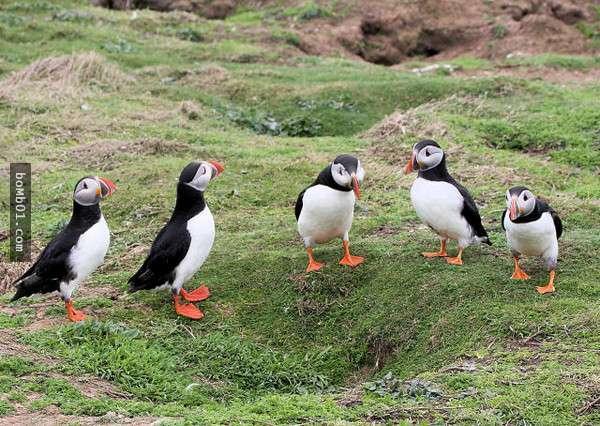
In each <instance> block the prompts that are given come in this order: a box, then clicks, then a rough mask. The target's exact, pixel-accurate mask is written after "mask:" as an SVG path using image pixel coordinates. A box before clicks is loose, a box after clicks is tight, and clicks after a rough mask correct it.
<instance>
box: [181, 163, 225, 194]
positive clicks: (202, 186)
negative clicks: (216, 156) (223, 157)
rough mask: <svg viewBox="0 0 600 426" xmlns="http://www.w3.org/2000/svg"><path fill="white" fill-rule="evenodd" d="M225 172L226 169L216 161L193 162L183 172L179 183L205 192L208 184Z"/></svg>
mask: <svg viewBox="0 0 600 426" xmlns="http://www.w3.org/2000/svg"><path fill="white" fill-rule="evenodd" d="M223 170H225V168H224V167H223V166H222V165H221V164H219V163H217V162H216V161H192V162H191V163H190V164H188V165H187V166H185V167H184V169H183V170H182V171H181V174H180V175H179V183H180V184H183V185H186V186H189V187H190V188H193V189H195V190H196V191H200V192H204V191H205V190H206V187H207V186H208V183H209V182H210V181H211V180H212V179H213V178H215V177H217V176H219V175H220V174H221V173H222V172H223Z"/></svg>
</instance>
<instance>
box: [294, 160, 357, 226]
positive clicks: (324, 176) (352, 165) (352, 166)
mask: <svg viewBox="0 0 600 426" xmlns="http://www.w3.org/2000/svg"><path fill="white" fill-rule="evenodd" d="M333 163H334V164H340V163H341V164H343V165H344V168H345V169H346V170H347V171H348V173H356V171H357V169H358V159H357V158H356V157H353V156H352V155H348V154H342V155H338V156H337V157H336V158H335V160H333ZM316 185H325V186H328V187H329V188H332V189H335V190H337V191H344V192H350V191H352V188H348V187H345V186H341V185H338V183H337V182H336V181H335V179H334V178H333V176H332V175H331V164H328V165H327V167H325V168H324V169H323V170H321V173H319V175H318V176H317V179H315V181H314V182H313V183H311V184H310V185H309V186H307V187H306V188H304V189H303V190H302V192H300V194H299V195H298V199H297V200H296V206H295V213H296V220H298V218H299V217H300V212H301V211H302V205H303V202H302V199H303V198H304V193H305V192H306V190H307V189H308V188H312V187H313V186H316Z"/></svg>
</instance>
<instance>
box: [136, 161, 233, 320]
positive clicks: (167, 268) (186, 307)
mask: <svg viewBox="0 0 600 426" xmlns="http://www.w3.org/2000/svg"><path fill="white" fill-rule="evenodd" d="M223 170H224V168H223V166H222V165H221V164H219V163H217V162H216V161H198V162H192V163H190V164H188V165H187V166H185V168H184V169H183V171H182V172H181V175H180V176H179V182H178V183H177V200H176V202H175V208H174V209H173V213H172V215H171V218H170V219H169V221H168V222H167V224H166V225H165V226H164V227H163V228H162V229H161V230H160V232H159V233H158V235H157V236H156V238H155V239H154V242H153V243H152V247H151V248H150V253H149V254H148V257H147V258H146V260H145V261H144V264H143V265H142V266H141V268H140V269H139V271H137V272H136V273H135V275H134V276H132V277H131V278H130V279H129V291H130V292H135V291H138V290H151V289H156V288H161V287H163V286H169V287H170V288H171V293H172V297H173V303H174V305H175V312H177V313H178V314H179V315H181V316H184V317H187V318H191V319H201V318H202V317H204V313H203V312H202V311H201V310H200V309H198V308H197V307H196V306H195V305H193V304H192V303H185V302H183V301H182V300H181V298H183V299H184V300H185V301H187V302H199V301H201V300H204V299H206V298H208V297H209V296H210V291H209V289H208V287H206V286H205V285H201V286H200V287H198V288H197V289H196V290H194V291H191V292H187V291H186V290H185V289H183V284H184V283H185V282H186V281H188V280H189V279H190V278H192V276H193V275H194V274H195V273H196V272H197V271H198V269H200V267H201V266H202V264H203V263H204V261H205V260H206V258H207V257H208V255H209V253H210V250H211V249H212V246H213V242H214V239H215V222H214V220H213V216H212V213H211V212H210V209H209V208H208V206H207V205H206V202H205V201H204V191H205V190H206V188H207V187H208V184H209V182H210V181H211V180H212V179H213V178H215V177H217V176H218V175H219V174H221V173H222V172H223Z"/></svg>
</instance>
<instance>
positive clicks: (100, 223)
mask: <svg viewBox="0 0 600 426" xmlns="http://www.w3.org/2000/svg"><path fill="white" fill-rule="evenodd" d="M116 189H117V187H116V185H115V184H114V182H112V181H111V180H109V179H107V178H103V177H98V176H85V177H83V178H82V179H80V180H79V181H78V182H77V185H75V190H74V191H73V213H72V215H71V220H69V223H68V224H67V225H66V226H65V227H64V228H63V229H62V230H61V231H60V232H59V233H58V234H57V235H56V236H55V237H54V238H53V239H52V241H50V243H49V244H48V245H47V246H46V247H45V248H44V250H42V252H41V254H40V255H39V257H38V258H37V260H36V261H35V262H34V264H33V265H32V266H31V268H29V269H28V270H27V271H26V272H25V273H24V274H23V275H22V276H21V277H20V278H19V279H17V280H16V281H15V282H14V283H13V285H14V286H16V290H17V291H16V293H15V295H14V296H13V298H12V300H13V301H14V300H18V299H20V298H22V297H27V296H31V295H33V294H36V293H51V292H53V291H58V292H59V293H60V296H61V298H62V300H63V301H64V303H65V309H66V312H67V318H68V319H69V320H71V321H74V322H77V321H83V320H84V319H85V314H84V313H83V312H81V311H78V310H76V309H75V308H74V307H73V297H72V296H73V292H74V291H75V290H76V289H77V288H78V287H79V285H80V284H81V283H82V282H83V281H85V280H86V278H87V277H88V276H89V275H90V274H91V273H92V272H94V271H95V270H96V269H97V268H98V266H100V265H101V264H102V262H104V256H105V255H106V252H107V251H108V246H109V245H110V231H109V229H108V225H107V223H106V220H105V219H104V216H103V215H102V212H101V211H100V201H101V200H102V199H104V198H106V197H108V196H110V195H111V194H112V193H113V192H115V190H116Z"/></svg>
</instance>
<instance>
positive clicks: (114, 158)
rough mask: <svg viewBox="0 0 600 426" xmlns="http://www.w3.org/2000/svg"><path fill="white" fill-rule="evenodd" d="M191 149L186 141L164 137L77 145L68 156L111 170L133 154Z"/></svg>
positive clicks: (165, 152)
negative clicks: (165, 138) (163, 138)
mask: <svg viewBox="0 0 600 426" xmlns="http://www.w3.org/2000/svg"><path fill="white" fill-rule="evenodd" d="M190 149H191V147H190V146H189V145H188V144H186V143H182V142H175V141H165V140H162V139H142V140H138V141H135V142H126V141H98V142H94V143H89V144H82V145H78V146H76V147H75V148H73V149H71V150H70V151H69V155H68V158H69V159H71V160H76V161H77V163H78V164H81V165H84V166H86V167H89V168H95V169H99V170H111V169H113V168H114V166H115V165H116V164H118V163H120V162H121V160H123V159H127V158H131V157H132V156H135V157H138V156H140V155H167V154H173V153H178V152H185V151H189V150H190Z"/></svg>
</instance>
